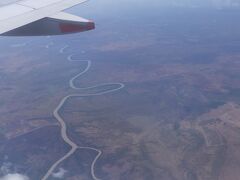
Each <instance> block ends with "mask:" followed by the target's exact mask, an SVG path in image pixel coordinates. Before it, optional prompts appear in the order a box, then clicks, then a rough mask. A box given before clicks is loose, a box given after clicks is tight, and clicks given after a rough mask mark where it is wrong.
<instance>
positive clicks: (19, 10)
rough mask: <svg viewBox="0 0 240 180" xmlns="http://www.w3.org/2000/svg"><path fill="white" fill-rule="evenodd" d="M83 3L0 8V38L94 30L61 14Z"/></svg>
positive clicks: (67, 0)
mask: <svg viewBox="0 0 240 180" xmlns="http://www.w3.org/2000/svg"><path fill="white" fill-rule="evenodd" d="M85 1H86V0H42V1H41V2H36V1H35V0H24V1H19V2H17V3H14V4H11V5H8V6H3V7H0V35H4V36H40V35H61V34H68V33H77V32H83V31H88V30H91V29H94V28H95V25H94V22H93V21H91V20H87V19H84V18H81V17H78V16H75V15H71V14H68V13H64V12H61V11H62V10H64V9H67V8H70V7H72V6H74V5H77V4H80V3H83V2H85Z"/></svg>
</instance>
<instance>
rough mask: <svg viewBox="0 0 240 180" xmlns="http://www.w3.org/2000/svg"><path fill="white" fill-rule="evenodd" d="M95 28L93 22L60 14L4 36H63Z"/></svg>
mask: <svg viewBox="0 0 240 180" xmlns="http://www.w3.org/2000/svg"><path fill="white" fill-rule="evenodd" d="M94 28H95V24H94V22H93V21H91V20H87V19H84V18H82V17H79V16H75V15H72V14H68V13H64V12H60V13H57V14H55V15H53V16H49V17H46V18H43V19H40V20H38V21H35V22H33V23H30V24H27V25H25V26H22V27H19V28H17V29H14V30H12V31H9V32H7V33H4V34H3V35H6V36H43V35H62V34H69V33H77V32H83V31H89V30H92V29H94Z"/></svg>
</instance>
